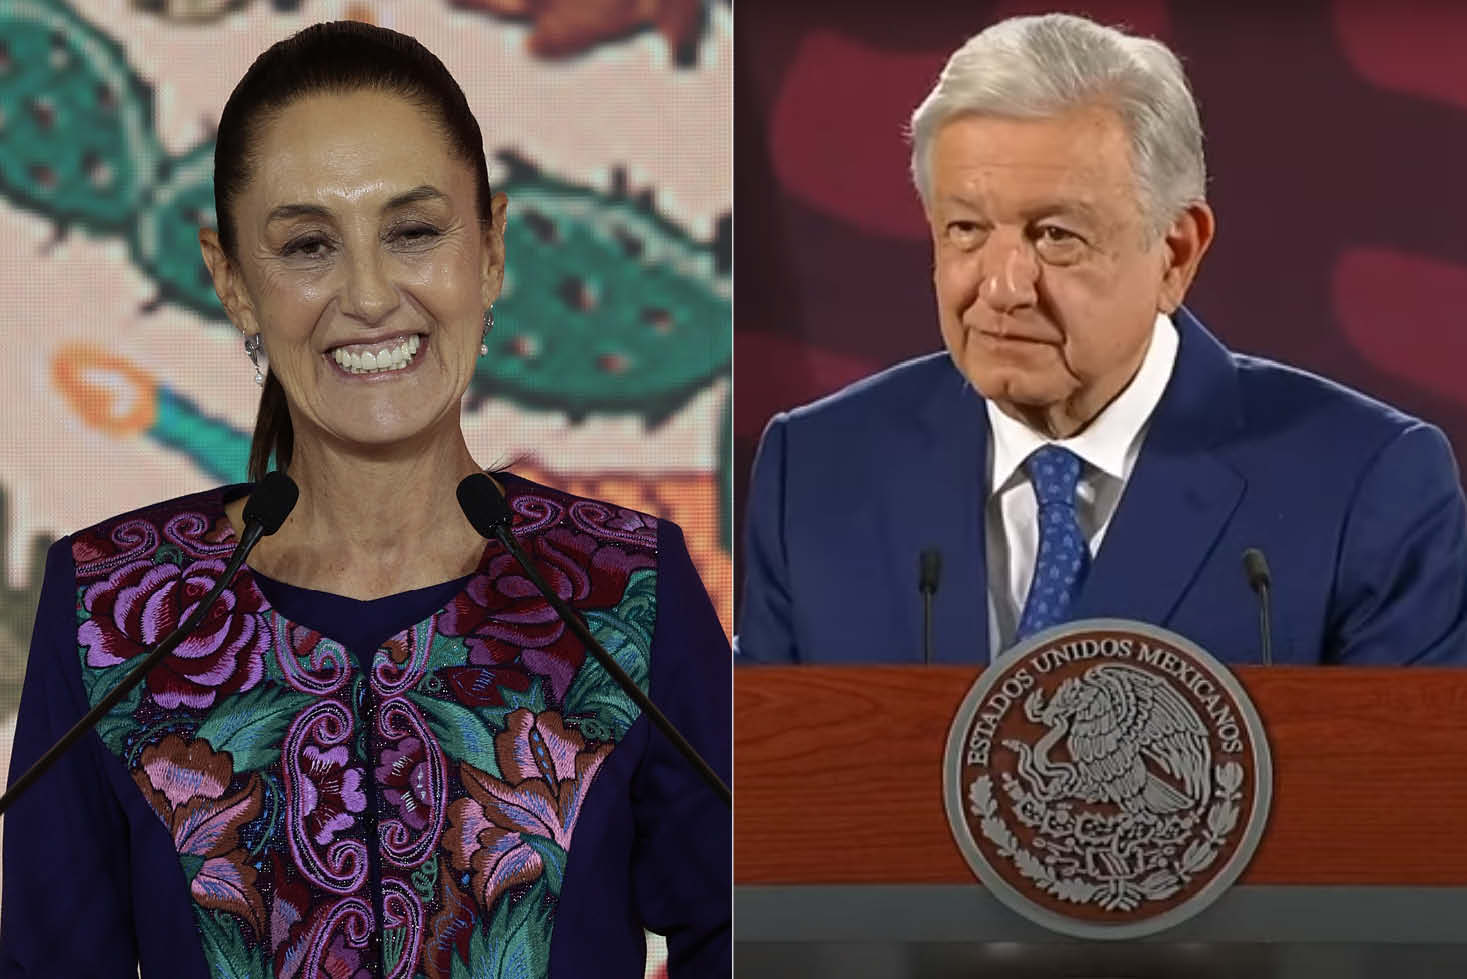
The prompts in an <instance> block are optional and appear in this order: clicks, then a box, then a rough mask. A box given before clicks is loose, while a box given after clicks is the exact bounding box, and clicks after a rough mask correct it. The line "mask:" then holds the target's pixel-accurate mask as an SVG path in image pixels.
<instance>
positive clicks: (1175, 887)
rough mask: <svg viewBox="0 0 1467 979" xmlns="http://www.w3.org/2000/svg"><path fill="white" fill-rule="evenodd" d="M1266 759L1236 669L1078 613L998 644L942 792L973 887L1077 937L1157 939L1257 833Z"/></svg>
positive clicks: (1167, 638) (1240, 865) (1149, 630)
mask: <svg viewBox="0 0 1467 979" xmlns="http://www.w3.org/2000/svg"><path fill="white" fill-rule="evenodd" d="M1272 788H1273V764H1272V760H1271V758H1270V755H1269V750H1268V742H1267V739H1266V738H1265V735H1264V731H1263V724H1262V722H1261V721H1260V720H1259V718H1258V712H1257V711H1256V710H1255V709H1254V707H1253V703H1252V701H1250V700H1249V699H1248V695H1247V694H1246V693H1245V692H1244V690H1243V688H1242V686H1241V685H1240V684H1239V683H1238V681H1237V678H1236V677H1234V676H1233V674H1232V673H1231V672H1230V671H1229V670H1228V669H1227V668H1226V667H1224V666H1223V665H1222V664H1221V663H1219V662H1218V661H1217V660H1216V659H1214V658H1213V657H1212V656H1209V655H1208V654H1207V653H1206V652H1204V651H1203V650H1202V649H1200V648H1198V647H1197V646H1196V645H1195V644H1193V643H1192V642H1190V641H1188V640H1187V639H1185V638H1183V637H1182V636H1179V635H1177V634H1175V633H1173V632H1169V631H1167V630H1165V629H1160V628H1157V627H1155V626H1150V625H1146V624H1144V623H1140V622H1131V621H1126V620H1122V619H1087V620H1084V621H1079V622H1070V623H1066V624H1064V625H1061V626H1057V627H1055V628H1053V629H1049V630H1047V631H1045V632H1042V633H1040V634H1038V635H1036V636H1034V637H1032V638H1031V639H1028V640H1026V641H1025V642H1023V643H1021V644H1019V645H1018V646H1015V647H1014V648H1013V649H1011V650H1009V651H1007V652H1005V653H1004V654H1003V655H1002V656H1001V657H1000V658H999V659H998V661H997V662H995V663H994V664H993V665H992V666H991V667H989V668H988V669H986V670H984V672H983V674H982V675H981V676H980V677H979V678H978V681H977V682H976V683H975V684H974V685H973V689H972V690H970V691H969V692H968V695H967V697H966V698H965V699H964V700H963V704H962V706H961V707H960V708H959V709H958V713H957V716H956V717H955V718H954V720H953V724H952V728H951V730H950V731H949V733H948V740H947V751H946V754H945V755H944V762H943V796H944V799H945V801H946V805H947V814H948V822H949V824H950V825H951V827H952V832H953V836H954V838H955V839H956V840H957V843H958V846H959V848H960V849H961V850H962V852H963V856H964V857H965V858H966V859H967V861H968V864H969V866H970V867H972V869H973V872H974V873H975V874H977V876H978V878H979V880H980V881H982V883H983V885H984V886H985V887H987V888H988V889H989V890H990V891H992V892H993V894H994V896H995V897H997V898H998V899H999V900H1000V901H1002V902H1003V903H1004V904H1006V905H1008V906H1009V907H1011V908H1013V909H1014V910H1015V911H1017V912H1019V913H1020V914H1022V915H1023V916H1024V917H1026V918H1028V919H1030V920H1031V921H1033V922H1035V923H1036V924H1039V925H1042V926H1044V927H1046V928H1049V929H1051V930H1053V931H1057V932H1060V933H1062V934H1066V935H1071V936H1075V937H1078V938H1112V939H1129V938H1137V937H1140V936H1143V935H1149V934H1152V933H1154V932H1158V931H1162V930H1164V929H1166V928H1170V927H1172V926H1174V925H1177V924H1179V923H1180V922H1182V921H1185V920H1186V919H1188V918H1190V917H1192V916H1193V915H1195V914H1197V913H1198V912H1199V911H1201V910H1202V909H1203V908H1205V907H1207V906H1208V905H1209V904H1211V903H1212V902H1213V901H1215V900H1216V899H1217V898H1218V897H1219V896H1220V895H1221V894H1222V893H1223V892H1224V891H1226V890H1227V888H1228V887H1229V886H1231V885H1232V884H1233V882H1234V881H1236V880H1237V879H1238V876H1239V875H1240V874H1241V873H1242V872H1243V869H1244V868H1245V867H1246V866H1247V865H1248V861H1249V860H1250V859H1251V858H1252V856H1253V851H1254V849H1255V848H1256V847H1257V845H1258V840H1259V838H1260V837H1261V836H1262V835H1263V828H1264V824H1265V823H1266V821H1267V818H1268V808H1269V803H1270V801H1271V798H1272Z"/></svg>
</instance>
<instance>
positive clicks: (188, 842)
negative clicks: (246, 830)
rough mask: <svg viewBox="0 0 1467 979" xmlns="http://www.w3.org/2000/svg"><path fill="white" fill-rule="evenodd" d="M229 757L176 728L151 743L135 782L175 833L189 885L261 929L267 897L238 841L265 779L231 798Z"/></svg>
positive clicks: (207, 903)
mask: <svg viewBox="0 0 1467 979" xmlns="http://www.w3.org/2000/svg"><path fill="white" fill-rule="evenodd" d="M228 772H229V759H228V758H227V757H225V756H221V755H217V754H215V753H214V752H213V751H212V750H211V749H210V748H209V746H208V745H207V744H205V743H203V742H201V741H193V742H186V741H184V740H183V739H182V738H180V737H178V736H177V735H174V734H170V735H169V736H168V737H166V738H164V739H163V740H162V741H161V742H159V743H158V744H157V745H154V746H152V747H150V748H146V749H144V751H143V754H142V766H141V767H140V768H139V769H137V770H135V771H134V772H133V781H134V782H136V783H137V786H138V788H139V789H141V790H142V793H143V795H144V797H146V798H147V800H148V803H149V804H150V805H152V807H153V810H154V811H155V812H156V813H157V814H158V816H159V817H160V818H161V819H162V820H163V822H164V824H165V825H167V826H168V827H169V829H170V830H171V831H172V833H173V843H174V846H176V847H177V848H178V854H179V857H180V858H181V859H182V860H183V863H184V867H185V869H186V870H187V869H189V868H192V869H193V876H192V878H191V879H190V881H189V891H190V892H191V893H192V894H193V897H194V900H195V901H196V902H198V903H199V904H200V905H201V906H203V907H206V908H218V909H219V910H221V911H230V912H233V913H235V914H238V915H240V916H241V917H243V918H244V919H245V920H246V921H248V922H249V924H250V927H251V928H253V929H254V931H255V934H256V935H263V934H264V931H265V904H264V901H263V900H262V899H261V898H260V892H259V891H257V890H256V889H255V870H254V868H253V867H251V866H250V865H249V863H248V861H247V860H246V858H245V854H244V851H243V850H241V849H240V847H239V828H240V827H241V826H242V825H244V824H245V823H247V822H249V821H250V820H252V819H254V818H255V817H256V816H258V815H259V814H260V783H259V779H258V778H256V777H255V776H253V775H252V776H250V778H249V780H248V781H247V782H246V783H245V787H244V788H243V789H241V790H240V791H239V792H236V793H235V794H234V795H232V796H229V797H228V798H225V786H226V785H227V784H228V780H227V779H223V778H221V775H223V774H225V773H228Z"/></svg>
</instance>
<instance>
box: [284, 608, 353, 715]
mask: <svg viewBox="0 0 1467 979" xmlns="http://www.w3.org/2000/svg"><path fill="white" fill-rule="evenodd" d="M270 619H271V621H272V623H273V625H274V629H273V632H274V633H275V643H274V646H275V662H276V663H278V664H279V665H280V672H282V673H284V674H285V682H286V683H289V684H290V685H291V687H293V688H294V689H296V690H299V691H300V692H302V693H308V694H312V695H314V696H317V697H326V696H330V695H331V694H334V693H336V692H337V691H339V690H340V689H341V688H342V687H344V686H346V683H347V681H348V680H349V679H351V656H350V654H348V653H347V651H346V649H345V648H344V647H343V646H342V645H341V643H339V642H336V641H335V640H332V639H327V638H325V637H323V636H322V635H321V634H320V633H319V632H314V631H312V630H310V629H306V628H303V627H301V626H297V625H294V624H293V623H291V622H290V621H288V620H287V619H286V618H285V617H284V616H282V615H276V614H272V615H271V616H270ZM302 659H304V660H305V661H306V665H304V666H303V665H302V664H301V660H302Z"/></svg>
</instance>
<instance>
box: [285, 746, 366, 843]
mask: <svg viewBox="0 0 1467 979" xmlns="http://www.w3.org/2000/svg"><path fill="white" fill-rule="evenodd" d="M301 757H302V760H303V761H304V762H305V764H304V765H303V766H302V768H303V769H304V772H305V776H306V780H305V783H304V784H303V785H302V786H301V795H302V796H304V803H303V806H302V808H303V809H304V811H305V816H306V825H307V826H308V827H310V831H311V838H312V839H314V840H315V841H316V842H317V843H319V844H320V845H321V846H326V845H327V844H328V843H330V842H331V841H332V840H334V839H335V838H336V834H337V833H341V832H344V831H346V830H348V829H351V826H352V824H353V823H355V822H356V820H355V819H353V818H352V814H353V813H359V812H361V811H362V810H363V809H366V808H367V797H366V795H365V794H363V792H362V773H361V772H360V771H358V770H357V769H355V768H348V767H347V758H346V749H345V748H343V747H340V746H337V747H335V748H332V749H330V750H329V751H322V750H320V749H319V748H317V747H316V746H315V745H307V746H306V748H305V750H304V751H302V752H301Z"/></svg>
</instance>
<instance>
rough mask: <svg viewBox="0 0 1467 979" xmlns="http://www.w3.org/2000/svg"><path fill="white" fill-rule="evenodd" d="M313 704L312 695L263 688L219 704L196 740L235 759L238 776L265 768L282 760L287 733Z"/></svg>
mask: <svg viewBox="0 0 1467 979" xmlns="http://www.w3.org/2000/svg"><path fill="white" fill-rule="evenodd" d="M311 703H312V699H311V697H310V696H309V695H307V694H303V693H296V692H295V691H293V690H289V689H285V688H282V687H277V686H275V685H274V684H262V685H261V686H258V687H256V688H255V689H253V690H251V691H250V692H249V693H245V694H240V695H239V696H237V697H231V698H229V699H228V700H226V701H224V702H223V703H220V704H218V705H217V706H216V707H215V708H214V710H213V712H212V713H210V715H209V717H208V719H206V720H205V721H204V723H203V724H201V725H199V730H198V733H197V735H196V737H200V738H203V739H204V740H206V741H208V742H209V744H210V745H212V746H213V748H214V750H215V751H227V752H229V753H230V754H231V755H232V756H233V758H234V770H235V771H236V772H245V771H251V770H253V769H257V768H264V767H265V766H267V765H270V764H272V763H273V762H275V761H276V760H277V759H278V758H279V757H280V743H281V741H282V740H283V739H284V738H285V729H286V728H287V727H289V726H290V722H291V721H292V720H294V719H295V716H296V715H297V714H299V713H300V712H301V711H302V710H305V709H306V708H307V707H308V706H310V705H311Z"/></svg>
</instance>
